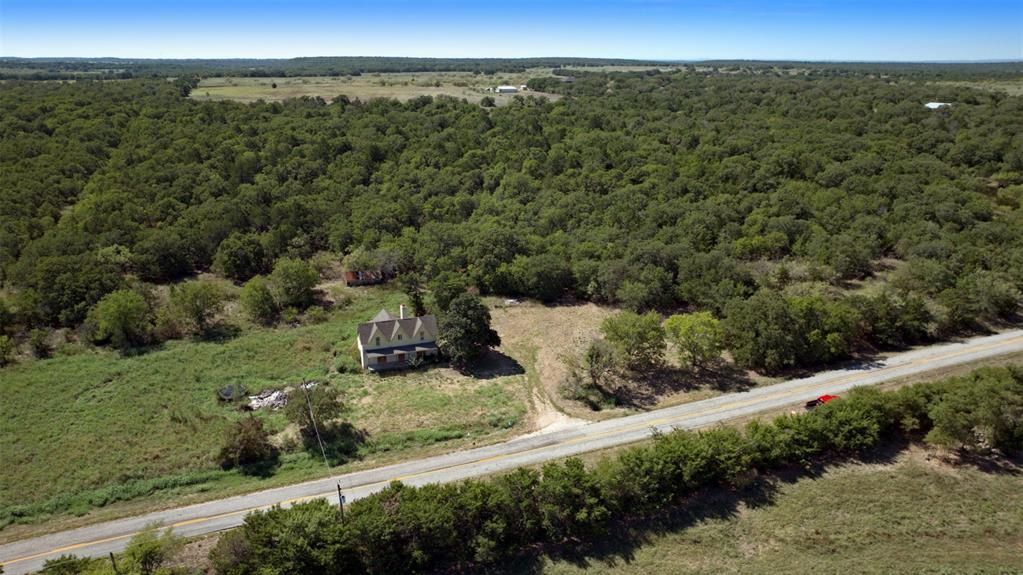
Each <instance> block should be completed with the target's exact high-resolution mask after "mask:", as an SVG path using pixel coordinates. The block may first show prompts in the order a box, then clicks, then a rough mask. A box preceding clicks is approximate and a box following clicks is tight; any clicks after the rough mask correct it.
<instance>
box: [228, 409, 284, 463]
mask: <svg viewBox="0 0 1023 575" xmlns="http://www.w3.org/2000/svg"><path fill="white" fill-rule="evenodd" d="M277 456H278V452H277V448H276V447H275V446H274V445H273V444H272V443H270V433H269V432H268V431H267V430H266V428H265V427H264V426H263V420H261V419H257V418H255V417H252V416H249V417H246V418H244V419H242V420H241V421H237V422H235V423H234V424H233V425H231V426H230V427H229V428H228V430H227V433H226V435H225V436H224V444H223V446H222V447H221V448H220V454H219V455H218V457H217V458H218V460H219V461H220V466H221V467H222V468H224V469H231V468H234V467H238V468H240V469H241V470H242V472H243V473H248V474H262V473H265V472H266V471H267V470H268V468H270V467H273V465H274V464H276V463H277Z"/></svg>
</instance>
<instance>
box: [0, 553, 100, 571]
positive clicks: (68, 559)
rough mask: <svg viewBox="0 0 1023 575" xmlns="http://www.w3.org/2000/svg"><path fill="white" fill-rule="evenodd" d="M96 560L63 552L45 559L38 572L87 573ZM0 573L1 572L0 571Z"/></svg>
mask: <svg viewBox="0 0 1023 575" xmlns="http://www.w3.org/2000/svg"><path fill="white" fill-rule="evenodd" d="M96 562H97V560H96V559H90V558H88V557H78V556H76V555H72V554H64V555H61V556H60V557H57V558H56V559H47V560H46V561H45V562H44V563H43V568H42V569H40V570H39V572H40V573H42V574H43V575H78V574H80V573H87V572H88V570H89V569H90V568H91V567H92V565H93V564H94V563H96ZM0 573H3V572H2V571H0Z"/></svg>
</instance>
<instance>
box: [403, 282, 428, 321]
mask: <svg viewBox="0 0 1023 575" xmlns="http://www.w3.org/2000/svg"><path fill="white" fill-rule="evenodd" d="M400 283H401V290H402V291H403V292H405V295H406V296H408V301H409V305H411V306H412V313H413V315H415V316H416V317H419V316H423V315H426V304H425V303H424V302H423V280H422V278H420V277H419V274H416V273H410V274H405V275H403V276H401V281H400Z"/></svg>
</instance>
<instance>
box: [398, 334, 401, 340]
mask: <svg viewBox="0 0 1023 575" xmlns="http://www.w3.org/2000/svg"><path fill="white" fill-rule="evenodd" d="M398 341H401V334H400V333H399V334H398Z"/></svg>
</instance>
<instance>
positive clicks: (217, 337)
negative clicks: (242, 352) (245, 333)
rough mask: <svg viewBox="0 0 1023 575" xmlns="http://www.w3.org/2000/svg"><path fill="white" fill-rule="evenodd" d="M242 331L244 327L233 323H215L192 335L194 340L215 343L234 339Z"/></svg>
mask: <svg viewBox="0 0 1023 575" xmlns="http://www.w3.org/2000/svg"><path fill="white" fill-rule="evenodd" d="M241 333H242V328H240V327H238V326H237V325H235V324H233V323H225V322H220V323H215V324H213V325H211V326H209V327H207V328H206V329H205V330H203V331H202V333H198V334H196V335H194V336H193V337H192V340H193V341H204V342H213V343H227V342H229V341H231V340H232V339H234V338H236V337H238V336H239V335H241Z"/></svg>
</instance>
